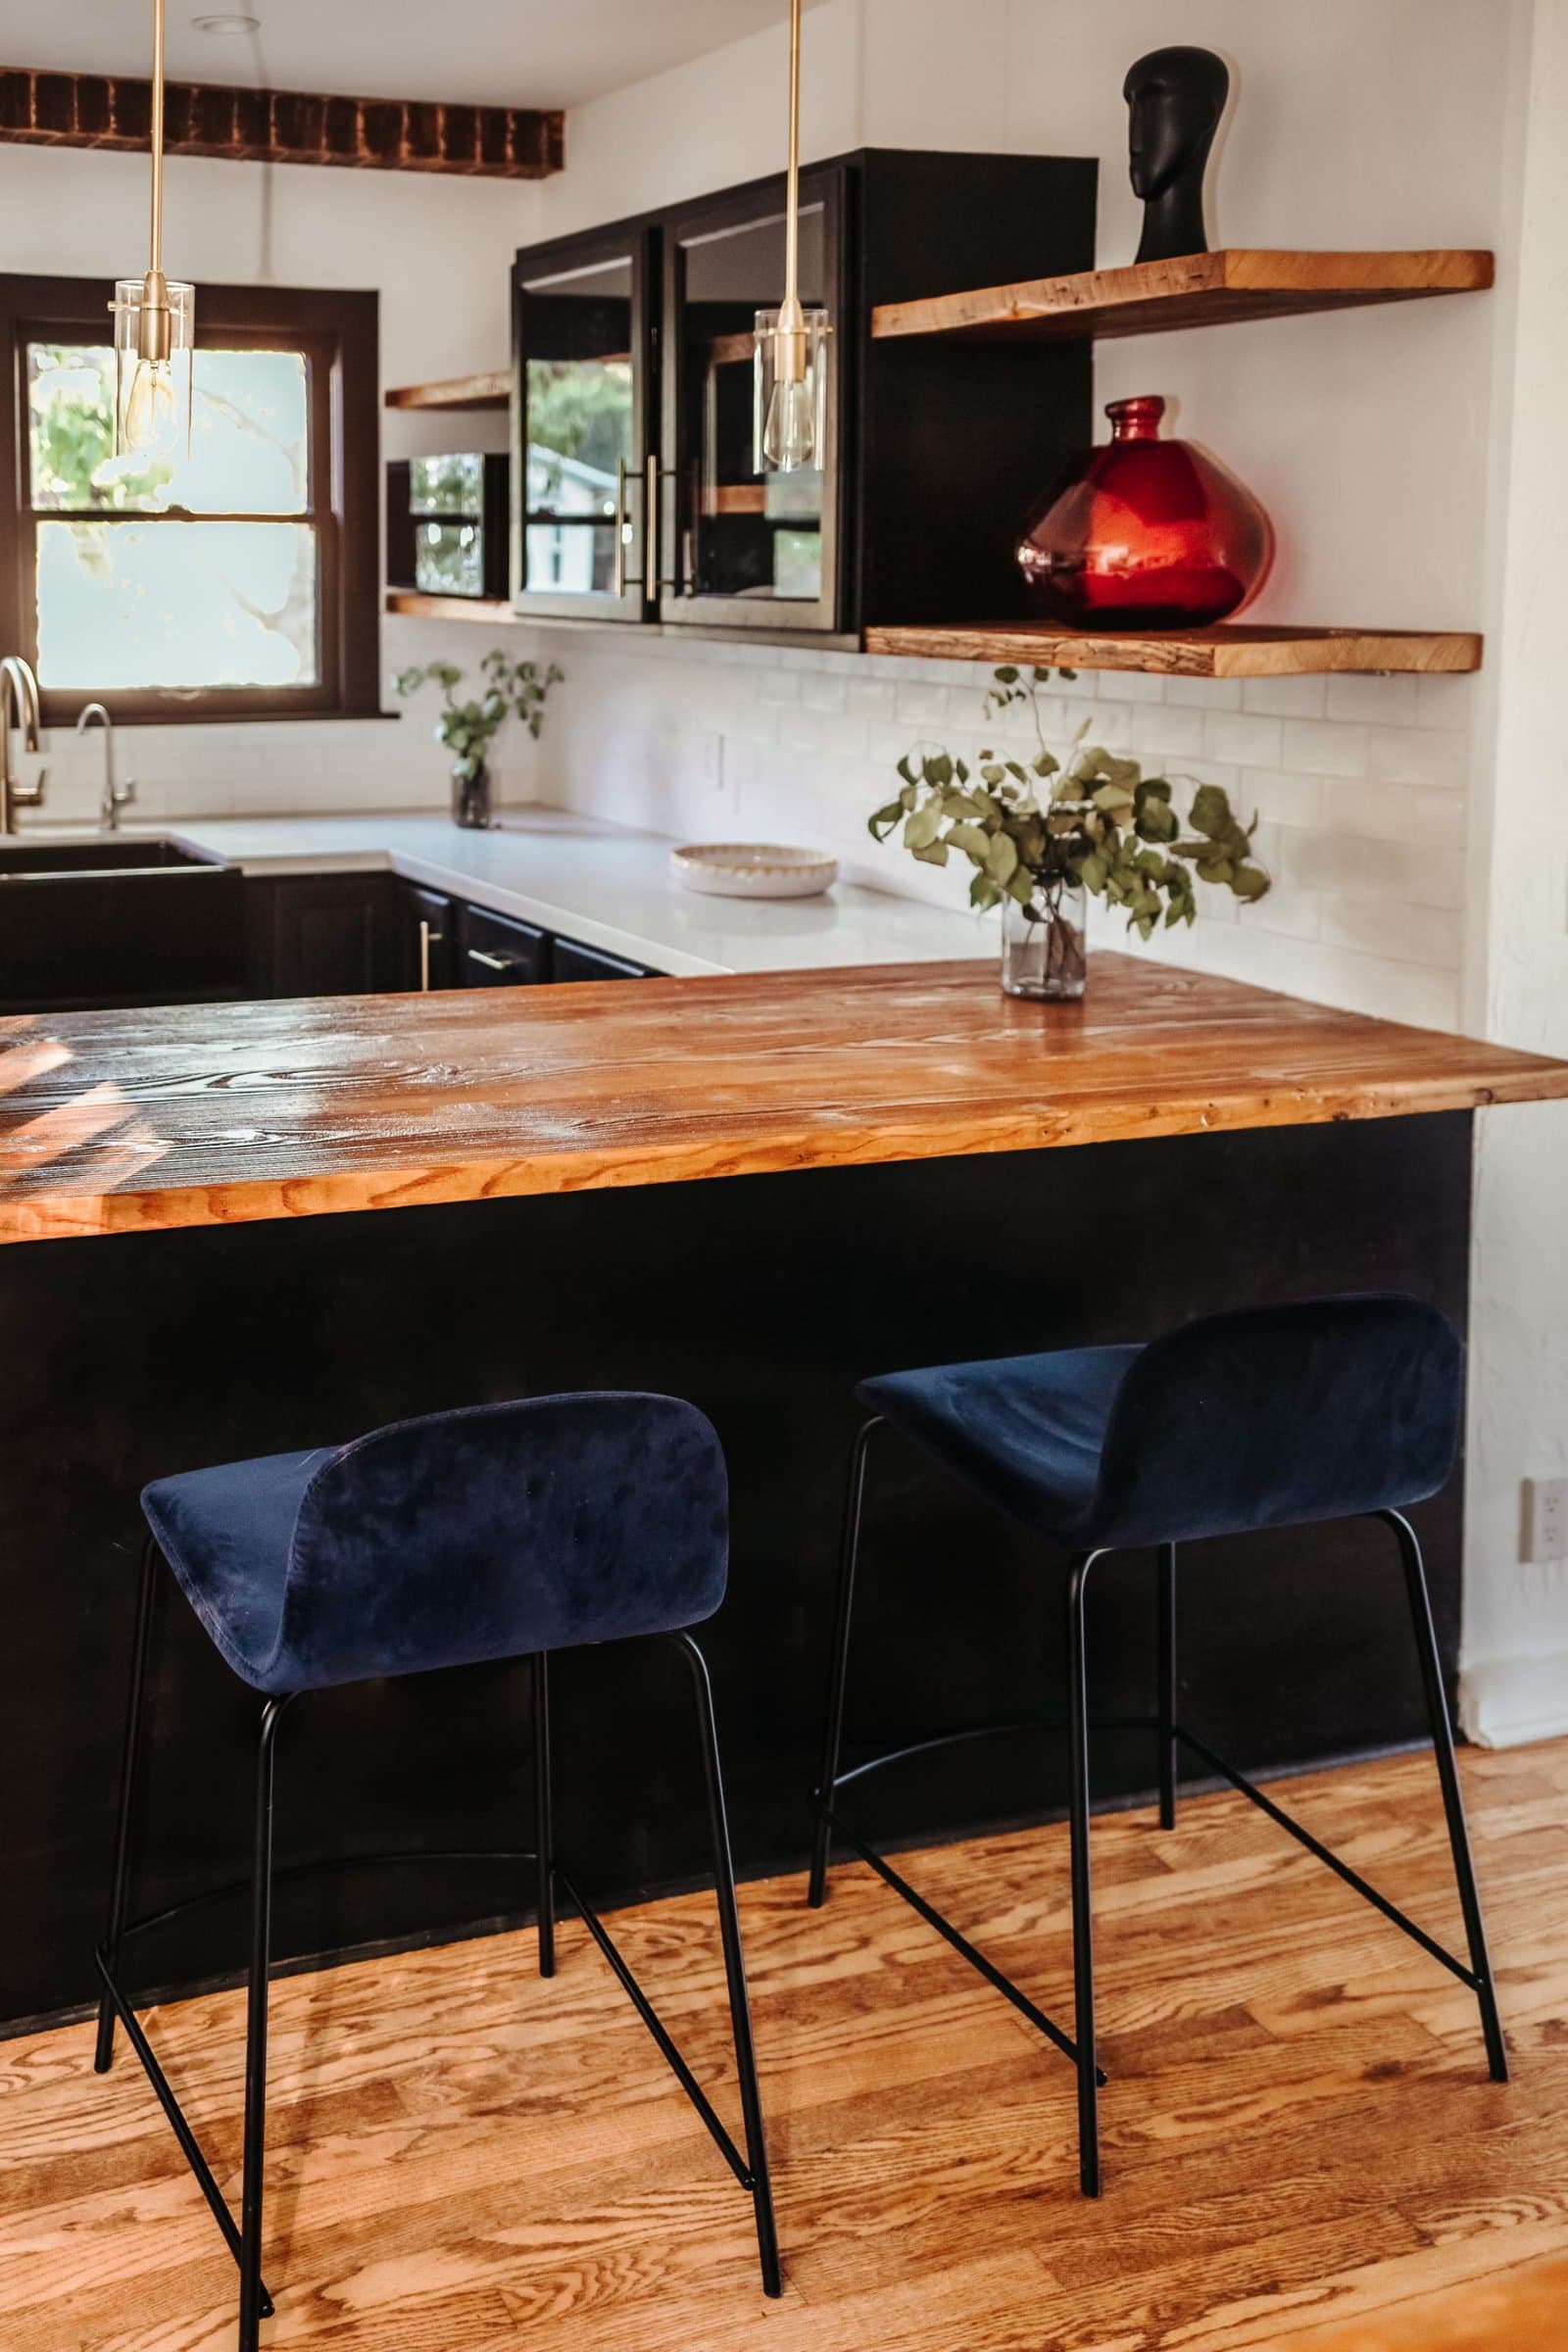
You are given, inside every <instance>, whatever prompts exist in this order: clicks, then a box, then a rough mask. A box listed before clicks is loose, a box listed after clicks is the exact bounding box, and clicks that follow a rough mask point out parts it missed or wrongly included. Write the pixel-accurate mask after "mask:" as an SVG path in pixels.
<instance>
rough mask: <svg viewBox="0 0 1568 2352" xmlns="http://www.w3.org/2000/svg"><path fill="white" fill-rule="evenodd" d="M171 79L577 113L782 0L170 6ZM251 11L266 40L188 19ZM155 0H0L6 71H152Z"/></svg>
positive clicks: (193, 1) (178, 0) (780, 12)
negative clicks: (220, 32)
mask: <svg viewBox="0 0 1568 2352" xmlns="http://www.w3.org/2000/svg"><path fill="white" fill-rule="evenodd" d="M168 7H169V71H170V73H171V75H172V76H173V77H174V78H176V79H178V80H181V81H216V82H247V83H252V84H256V83H265V84H268V85H270V86H271V87H273V88H277V89H294V90H329V91H334V92H341V93H343V94H345V95H350V96H356V97H367V98H445V99H456V100H466V101H469V102H470V103H474V104H483V103H488V104H491V105H500V106H575V105H579V104H580V103H581V102H582V101H583V100H584V99H585V98H592V97H595V96H597V95H599V94H600V93H601V92H603V91H605V90H613V89H619V88H621V87H623V86H624V84H626V83H627V82H632V81H640V80H642V79H643V77H644V76H645V75H646V74H649V73H661V72H662V71H663V69H664V68H665V67H668V66H678V65H683V64H685V63H686V61H687V60H688V59H690V58H694V57H699V56H701V55H702V54H703V52H704V51H706V50H710V49H718V48H722V47H723V46H724V44H725V43H726V42H728V41H737V40H741V39H744V37H745V36H746V35H747V34H748V33H753V32H756V31H758V30H759V29H760V28H761V27H762V26H764V25H772V24H783V23H784V22H785V20H786V19H787V17H788V13H789V11H788V5H787V0H168ZM224 11H227V12H229V13H237V12H239V11H244V12H245V13H248V14H250V15H253V16H257V17H260V19H261V28H260V30H259V32H255V33H250V34H242V35H238V36H234V35H228V36H225V37H222V38H218V37H215V36H214V35H212V34H210V33H201V32H197V31H195V30H194V29H193V28H192V22H191V20H192V19H193V18H194V17H197V16H200V15H205V14H214V15H216V14H219V13H221V12H224ZM151 25H152V0H45V5H40V4H39V0H0V65H6V66H30V67H46V68H52V69H54V70H55V71H57V72H73V73H146V72H147V71H148V66H149V61H150V55H151V40H152V33H151Z"/></svg>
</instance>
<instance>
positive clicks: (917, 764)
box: [868, 664, 1270, 939]
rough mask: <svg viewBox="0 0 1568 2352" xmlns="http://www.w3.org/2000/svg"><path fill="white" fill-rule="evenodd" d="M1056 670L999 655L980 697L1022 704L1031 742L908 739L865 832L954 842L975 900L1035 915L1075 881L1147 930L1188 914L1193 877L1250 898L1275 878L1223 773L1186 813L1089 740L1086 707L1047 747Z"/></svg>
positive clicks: (1159, 781) (995, 705)
mask: <svg viewBox="0 0 1568 2352" xmlns="http://www.w3.org/2000/svg"><path fill="white" fill-rule="evenodd" d="M1060 674H1061V675H1062V676H1063V677H1065V678H1068V679H1071V678H1072V676H1073V674H1074V673H1073V672H1072V671H1070V670H1063V671H1062V672H1061V673H1060ZM1051 676H1052V672H1051V671H1050V670H1049V669H1038V668H1037V669H1035V670H1033V671H1032V672H1031V673H1029V675H1028V676H1027V677H1026V676H1025V675H1024V673H1023V672H1022V671H1020V670H1018V669H1015V668H1013V667H1012V666H1011V665H1010V664H1008V665H1005V666H1004V667H1003V668H1001V669H998V670H997V671H995V672H994V684H993V685H992V687H991V689H990V691H989V692H988V694H987V696H986V699H985V711H986V715H987V716H988V717H992V716H994V715H996V714H997V713H998V712H999V711H1005V710H1007V709H1008V708H1010V707H1011V706H1013V705H1015V704H1018V703H1024V704H1027V706H1028V708H1029V711H1030V714H1031V716H1032V718H1033V720H1034V726H1035V735H1036V740H1037V742H1038V744H1039V750H1038V751H1037V752H1036V754H1035V756H1034V758H1033V759H1030V760H1014V759H1010V758H1008V757H1007V756H1005V754H1004V753H1001V752H998V751H994V750H990V749H986V750H983V751H981V752H980V753H979V754H978V755H977V756H976V759H975V760H974V762H973V764H972V765H971V764H970V763H969V762H968V761H966V760H962V759H959V758H956V757H955V756H954V755H953V754H952V753H950V752H947V751H940V750H939V751H921V750H919V749H918V748H917V749H916V750H914V751H912V752H907V753H906V754H905V756H904V758H903V759H902V760H900V761H899V766H898V772H899V777H900V779H901V784H900V791H899V795H898V798H897V799H896V800H892V801H889V802H888V803H887V804H886V806H885V807H884V808H881V809H877V810H875V811H874V813H873V814H872V816H871V817H870V819H869V820H868V822H869V829H870V833H871V836H872V839H873V840H875V841H878V842H885V841H887V840H888V839H890V837H891V836H892V834H893V833H894V832H895V831H896V830H898V829H899V828H900V827H902V837H903V842H904V847H905V848H906V849H907V851H908V852H909V854H910V856H911V857H913V858H918V859H919V860H920V862H921V863H922V864H924V865H946V864H947V863H948V861H949V859H950V858H951V857H952V855H953V853H954V852H955V851H957V852H958V854H959V855H960V856H961V857H964V858H967V859H968V860H969V862H970V864H971V865H972V866H973V867H974V868H975V871H974V874H973V876H972V878H971V880H970V884H969V902H970V905H971V906H973V907H981V908H985V907H997V906H1000V905H1001V903H1002V901H1003V900H1004V899H1010V900H1012V901H1013V903H1014V904H1015V905H1016V906H1018V907H1021V908H1022V910H1023V912H1024V915H1025V916H1026V918H1027V919H1028V920H1030V921H1033V922H1042V921H1045V920H1047V919H1049V918H1050V917H1052V916H1054V914H1055V913H1056V912H1057V911H1058V909H1059V907H1060V903H1061V898H1062V894H1063V892H1064V891H1066V890H1069V889H1078V888H1082V889H1084V890H1087V891H1089V892H1090V893H1091V894H1092V895H1093V896H1094V897H1096V898H1099V899H1103V900H1104V902H1105V904H1106V905H1107V906H1111V907H1124V908H1125V909H1126V914H1127V926H1128V929H1129V930H1133V931H1136V932H1137V933H1138V934H1139V936H1140V938H1143V939H1148V938H1149V936H1150V935H1151V933H1152V931H1153V929H1154V927H1155V925H1156V924H1157V923H1158V922H1160V920H1161V919H1163V921H1164V924H1165V927H1166V928H1167V929H1169V928H1170V927H1171V926H1172V925H1173V924H1176V923H1191V922H1193V921H1195V920H1196V918H1197V914H1198V894H1197V891H1196V889H1195V887H1194V885H1195V882H1204V883H1209V884H1213V885H1223V886H1224V887H1225V888H1226V889H1228V890H1230V891H1231V892H1232V893H1233V894H1234V896H1235V897H1237V898H1238V899H1241V900H1243V901H1244V902H1250V901H1251V900H1254V899H1260V898H1262V897H1263V896H1264V894H1265V893H1266V892H1267V890H1268V889H1269V887H1270V884H1269V876H1268V874H1267V873H1266V872H1265V870H1264V869H1263V867H1262V866H1261V865H1259V864H1258V863H1257V862H1256V860H1255V859H1254V858H1253V857H1252V855H1251V845H1252V836H1253V834H1254V833H1255V831H1256V829H1257V819H1256V817H1255V816H1254V817H1253V819H1252V822H1251V824H1250V825H1245V826H1244V825H1243V824H1242V823H1241V822H1240V821H1239V819H1238V818H1237V816H1236V814H1235V812H1234V810H1233V809H1232V808H1231V804H1230V798H1229V796H1228V794H1227V793H1226V792H1225V791H1224V789H1223V788H1222V787H1221V786H1220V785H1218V784H1201V785H1199V786H1198V788H1197V790H1196V791H1195V793H1194V795H1193V802H1192V807H1191V809H1190V810H1189V813H1188V816H1187V820H1186V824H1185V826H1184V824H1183V821H1182V818H1181V816H1180V815H1179V813H1178V811H1177V809H1176V807H1175V804H1174V799H1173V786H1172V784H1171V781H1170V779H1169V778H1168V777H1166V776H1146V775H1145V774H1144V772H1143V766H1142V763H1141V761H1139V760H1124V759H1118V758H1117V757H1116V756H1115V755H1114V754H1113V753H1111V752H1107V751H1105V750H1104V749H1103V746H1101V745H1099V744H1092V743H1090V742H1088V741H1087V737H1088V734H1089V729H1090V726H1091V724H1092V723H1093V722H1092V721H1086V722H1085V725H1084V726H1083V727H1082V728H1080V729H1079V733H1078V739H1077V743H1076V745H1075V747H1074V749H1073V751H1072V753H1071V755H1070V757H1069V758H1068V759H1067V760H1066V761H1065V762H1064V761H1062V760H1058V759H1057V758H1056V757H1055V755H1054V753H1053V752H1052V751H1051V750H1050V749H1049V747H1048V746H1047V743H1046V739H1045V728H1044V724H1043V721H1042V717H1041V711H1040V689H1041V687H1042V686H1043V685H1045V684H1046V683H1047V682H1048V681H1049V679H1050V678H1051Z"/></svg>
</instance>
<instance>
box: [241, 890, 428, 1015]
mask: <svg viewBox="0 0 1568 2352" xmlns="http://www.w3.org/2000/svg"><path fill="white" fill-rule="evenodd" d="M398 891H399V885H398V883H397V882H396V881H395V880H394V878H393V877H392V875H391V874H275V875H274V874H252V875H249V876H247V878H246V883H245V962H246V973H247V979H248V982H249V992H250V994H251V995H252V996H256V997H358V996H366V997H368V996H377V995H380V994H381V993H382V992H384V991H389V990H393V989H397V988H400V987H404V986H407V985H408V983H407V981H406V979H405V976H404V969H403V962H404V959H403V954H402V932H401V928H400V924H399V913H400V908H399V903H398Z"/></svg>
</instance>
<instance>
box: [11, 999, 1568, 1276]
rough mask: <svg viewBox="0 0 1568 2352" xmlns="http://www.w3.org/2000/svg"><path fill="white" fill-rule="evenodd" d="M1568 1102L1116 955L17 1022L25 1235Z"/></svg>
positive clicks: (1388, 1031)
mask: <svg viewBox="0 0 1568 2352" xmlns="http://www.w3.org/2000/svg"><path fill="white" fill-rule="evenodd" d="M1545 1097H1553V1098H1563V1097H1568V1062H1557V1061H1547V1060H1544V1059H1542V1058H1541V1057H1540V1056H1537V1055H1533V1054H1516V1053H1512V1052H1509V1051H1507V1050H1505V1049H1503V1048H1500V1047H1496V1046H1488V1045H1480V1044H1475V1043H1472V1042H1469V1041H1467V1040H1464V1039H1461V1038H1453V1037H1446V1036H1443V1035H1440V1034H1438V1033H1437V1032H1435V1031H1430V1030H1418V1029H1409V1028H1404V1027H1401V1026H1398V1025H1397V1024H1395V1023H1392V1022H1385V1021H1376V1020H1370V1019H1367V1018H1366V1017H1365V1016H1363V1015H1361V1014H1356V1013H1348V1012H1336V1011H1332V1010H1330V1009H1328V1008H1326V1007H1324V1006H1322V1005H1308V1004H1304V1003H1302V1002H1300V1001H1299V999H1296V998H1292V997H1283V996H1275V995H1272V994H1270V993H1269V992H1267V991H1265V990H1261V989H1254V988H1247V987H1244V986H1242V985H1240V984H1239V983H1237V982H1234V981H1229V980H1219V979H1213V978H1210V977H1208V976H1206V975H1202V974H1199V973H1195V972H1184V971H1177V970H1172V969H1169V968H1165V967H1160V966H1157V965H1154V964H1151V963H1143V962H1140V961H1138V960H1137V959H1136V958H1134V957H1130V956H1113V955H1097V956H1096V957H1095V959H1094V964H1093V969H1092V975H1091V980H1090V993H1089V996H1088V999H1087V1000H1086V1002H1085V1003H1084V1004H1082V1005H1044V1006H1043V1005H1024V1004H1018V1003H1016V1002H1014V1001H1012V1000H1010V999H1007V998H1005V997H1004V996H1003V995H1002V993H1001V991H1000V989H999V988H998V985H997V977H996V970H995V967H994V966H993V965H992V964H991V963H990V962H989V960H987V959H980V960H978V961H976V962H974V963H961V964H909V965H882V966H875V967H871V968H862V969H857V970H850V971H826V972H811V973H771V974H766V975H763V976H752V977H737V978H721V979H688V980H659V981H641V982H639V983H637V985H636V986H632V985H630V984H628V983H624V982H607V983H601V984H598V985H594V984H589V985H586V986H583V985H579V986H575V987H560V988H525V989H484V990H478V989H475V990H470V991H458V992H454V993H453V994H451V995H445V996H431V997H348V998H330V999H327V998H323V999H319V1000H305V1001H300V1002H290V1003H280V1004H279V1003H266V1004H245V1005H193V1006H175V1007H168V1008H163V1009H159V1010H155V1011H151V1012H145V1011H143V1012H97V1013H73V1014H63V1015H13V1016H11V1017H10V1018H8V1019H5V1020H0V1242H25V1241H33V1240H42V1239H50V1238H66V1237H71V1236H80V1235H87V1234H108V1233H133V1232H142V1231H148V1230H152V1229H157V1228H165V1227H172V1226H191V1225H221V1224H227V1223H234V1222H241V1221H244V1220H247V1219H254V1218H264V1217H298V1216H319V1215H323V1214H329V1213H331V1212H333V1211H338V1210H351V1209H370V1208H399V1207H405V1206H409V1205H413V1204H417V1203H426V1204H428V1203H433V1202H438V1201H472V1200H480V1199H492V1198H497V1197H500V1196H504V1195H518V1194H536V1193H559V1192H573V1191H581V1190H585V1189H589V1188H602V1187H607V1186H623V1185H648V1184H662V1183H672V1182H678V1181H680V1180H683V1179H692V1178H699V1177H711V1176H744V1175H755V1174H760V1173H762V1172H764V1171H772V1170H783V1169H803V1168H830V1167H848V1166H856V1165H865V1164H868V1163H878V1162H889V1161H897V1160H910V1159H934V1158H948V1157H953V1156H955V1155H961V1154H965V1153H970V1152H1014V1151H1038V1150H1043V1149H1047V1148H1051V1147H1054V1146H1059V1145H1077V1144H1092V1143H1100V1142H1107V1141H1112V1140H1118V1139H1125V1138H1129V1137H1140V1136H1164V1135H1193V1134H1201V1133H1205V1132H1209V1131H1218V1130H1222V1129H1228V1128H1262V1127H1277V1126H1292V1125H1301V1124H1310V1123H1313V1122H1317V1121H1323V1120H1330V1119H1365V1118H1385V1117H1390V1116H1394V1115H1397V1114H1399V1113H1409V1112H1424V1111H1436V1110H1458V1109H1468V1108H1473V1107H1474V1106H1476V1105H1478V1104H1482V1103H1523V1102H1530V1101H1533V1100H1536V1099H1540V1098H1545Z"/></svg>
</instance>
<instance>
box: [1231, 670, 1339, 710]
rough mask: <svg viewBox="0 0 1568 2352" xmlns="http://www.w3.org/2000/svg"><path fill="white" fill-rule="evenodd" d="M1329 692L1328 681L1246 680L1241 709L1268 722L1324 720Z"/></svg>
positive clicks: (1298, 679)
mask: <svg viewBox="0 0 1568 2352" xmlns="http://www.w3.org/2000/svg"><path fill="white" fill-rule="evenodd" d="M1327 691H1328V680H1327V679H1326V678H1244V679H1243V681H1242V709H1243V710H1244V711H1260V712H1261V713H1262V714H1263V715H1264V716H1265V717H1267V718H1321V717H1322V716H1323V712H1324V709H1325V707H1326V698H1327Z"/></svg>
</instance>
